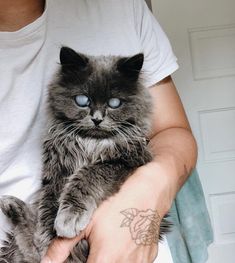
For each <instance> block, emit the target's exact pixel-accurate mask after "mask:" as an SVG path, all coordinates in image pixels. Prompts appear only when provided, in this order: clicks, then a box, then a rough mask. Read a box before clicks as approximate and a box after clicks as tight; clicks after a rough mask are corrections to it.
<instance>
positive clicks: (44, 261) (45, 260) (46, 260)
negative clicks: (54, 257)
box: [41, 257, 52, 263]
mask: <svg viewBox="0 0 235 263" xmlns="http://www.w3.org/2000/svg"><path fill="white" fill-rule="evenodd" d="M41 263H52V261H51V260H50V258H49V257H44V258H43V259H42V261H41Z"/></svg>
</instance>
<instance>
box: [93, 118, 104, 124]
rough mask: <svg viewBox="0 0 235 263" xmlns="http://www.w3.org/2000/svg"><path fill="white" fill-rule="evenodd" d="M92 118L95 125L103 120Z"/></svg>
mask: <svg viewBox="0 0 235 263" xmlns="http://www.w3.org/2000/svg"><path fill="white" fill-rule="evenodd" d="M91 120H92V121H93V122H94V124H95V126H99V124H100V123H101V122H102V121H103V120H101V119H96V118H92V119H91Z"/></svg>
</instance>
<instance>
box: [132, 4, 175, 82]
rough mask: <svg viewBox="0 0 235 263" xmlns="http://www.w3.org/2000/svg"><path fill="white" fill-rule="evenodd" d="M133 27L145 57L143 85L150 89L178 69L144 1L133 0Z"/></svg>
mask: <svg viewBox="0 0 235 263" xmlns="http://www.w3.org/2000/svg"><path fill="white" fill-rule="evenodd" d="M133 1H134V12H135V26H136V32H137V35H138V38H139V40H140V44H141V49H142V52H143V53H144V56H145V62H144V66H143V77H144V84H145V85H146V86H147V87H150V86H152V85H154V84H156V83H157V82H159V81H160V80H162V79H164V78H165V77H167V76H169V75H171V74H172V73H173V72H174V71H176V70H177V69H178V64H177V59H176V57H175V55H174V53H173V51H172V48H171V45H170V42H169V40H168V38H167V36H166V34H165V33H164V31H163V30H162V28H161V26H160V25H159V23H158V22H157V20H156V19H155V17H154V16H153V14H152V12H151V11H150V10H149V8H148V6H147V4H146V3H145V1H144V0H133Z"/></svg>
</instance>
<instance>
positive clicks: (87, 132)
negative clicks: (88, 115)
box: [79, 126, 117, 139]
mask: <svg viewBox="0 0 235 263" xmlns="http://www.w3.org/2000/svg"><path fill="white" fill-rule="evenodd" d="M116 134H117V132H115V131H109V130H104V129H102V128H101V127H99V126H98V127H93V128H91V129H82V130H79V135H80V136H81V137H82V138H96V139H106V138H111V137H113V136H115V135H116Z"/></svg>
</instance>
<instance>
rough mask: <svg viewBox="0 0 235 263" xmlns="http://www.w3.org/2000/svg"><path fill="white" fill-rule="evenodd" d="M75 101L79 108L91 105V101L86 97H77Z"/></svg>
mask: <svg viewBox="0 0 235 263" xmlns="http://www.w3.org/2000/svg"><path fill="white" fill-rule="evenodd" d="M75 101H76V103H77V105H78V106H79V107H88V106H89V105H90V99H89V98H88V97H87V96H86V95H78V96H76V97H75Z"/></svg>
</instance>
